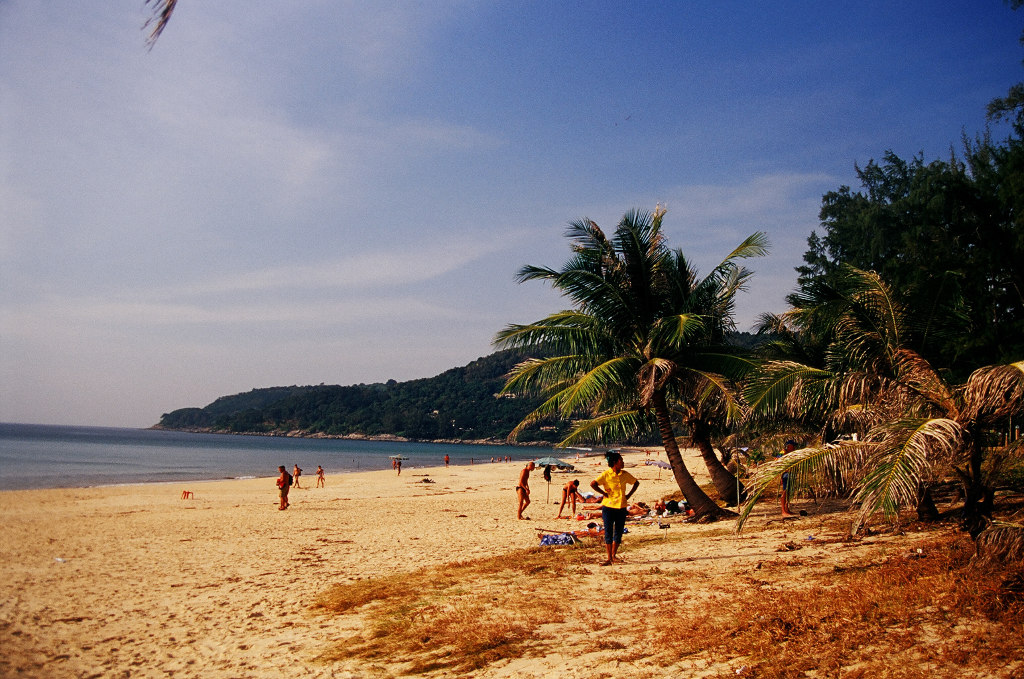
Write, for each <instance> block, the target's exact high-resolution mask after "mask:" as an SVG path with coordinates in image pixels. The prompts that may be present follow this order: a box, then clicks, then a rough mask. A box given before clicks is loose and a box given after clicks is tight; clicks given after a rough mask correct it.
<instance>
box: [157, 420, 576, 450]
mask: <svg viewBox="0 0 1024 679" xmlns="http://www.w3.org/2000/svg"><path fill="white" fill-rule="evenodd" d="M142 428H143V429H147V430H153V431H179V432H185V433H188V434H216V435H223V436H263V437H267V438H295V439H314V440H321V439H322V440H331V441H384V442H388V443H436V444H446V445H454V446H457V445H467V446H509V447H513V448H557V447H558V444H557V443H556V442H554V441H527V442H525V443H520V442H518V441H508V440H505V439H502V440H499V439H493V438H487V439H415V438H407V437H405V436H398V435H396V434H372V435H371V434H327V433H324V432H310V431H306V430H302V429H293V430H290V431H281V430H275V431H219V430H215V429H212V428H210V427H195V428H170V427H162V426H160V425H159V424H154V425H152V426H149V427H142Z"/></svg>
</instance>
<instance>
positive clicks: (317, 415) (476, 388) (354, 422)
mask: <svg viewBox="0 0 1024 679" xmlns="http://www.w3.org/2000/svg"><path fill="white" fill-rule="evenodd" d="M521 360H523V355H522V354H521V353H519V352H514V351H501V352H498V353H495V354H491V355H490V356H485V357H483V358H480V359H477V360H476V361H473V362H472V363H470V364H468V365H466V366H463V367H460V368H452V369H451V370H447V371H445V372H443V373H441V374H440V375H437V376H435V377H429V378H424V379H418V380H411V381H408V382H396V381H394V380H389V381H388V382H387V383H383V384H381V383H378V384H357V385H351V386H337V385H323V384H321V385H317V386H303V387H299V386H291V387H270V388H266V389H253V390H252V391H249V392H245V393H241V394H235V395H233V396H222V397H220V398H218V399H217V400H215V401H214V402H213V403H210V404H209V405H207V406H205V407H203V408H182V409H180V410H175V411H174V412H171V413H167V414H165V415H163V416H162V417H161V418H160V423H159V424H158V425H156V426H157V427H158V428H161V429H183V430H191V431H211V432H229V433H241V432H249V433H264V434H271V433H274V434H285V433H292V434H300V435H307V436H311V435H328V436H383V435H388V436H398V437H404V438H410V439H420V440H459V441H470V440H474V441H475V440H483V439H499V440H500V439H504V438H505V437H506V436H508V433H509V432H510V431H511V430H512V428H513V427H515V425H516V424H518V423H519V422H520V421H521V420H522V419H523V417H525V416H526V414H527V413H529V412H530V411H531V410H533V409H534V408H536V407H537V405H538V401H537V400H536V399H531V398H523V397H518V398H513V397H500V398H499V397H497V394H498V393H499V392H500V391H501V388H502V386H503V385H504V383H505V376H506V375H507V374H508V372H509V371H510V370H511V369H512V367H513V366H514V365H515V364H516V363H518V362H519V361H521ZM552 427H554V428H553V429H552ZM567 431H568V424H567V423H549V424H548V425H546V426H545V428H544V430H543V431H542V430H541V429H540V428H538V427H535V428H532V429H529V430H527V431H525V432H523V433H522V434H521V435H520V437H519V440H520V441H522V442H528V441H534V440H546V441H557V440H559V439H560V438H561V437H563V436H564V435H565V434H566V433H567Z"/></svg>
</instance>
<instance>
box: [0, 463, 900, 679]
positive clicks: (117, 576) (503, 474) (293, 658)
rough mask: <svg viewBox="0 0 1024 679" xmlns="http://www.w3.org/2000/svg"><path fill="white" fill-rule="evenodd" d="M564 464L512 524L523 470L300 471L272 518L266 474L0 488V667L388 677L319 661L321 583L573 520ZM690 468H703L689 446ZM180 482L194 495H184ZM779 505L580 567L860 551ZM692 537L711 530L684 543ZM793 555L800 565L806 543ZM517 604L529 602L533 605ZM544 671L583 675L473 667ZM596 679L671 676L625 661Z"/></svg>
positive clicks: (527, 539)
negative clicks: (286, 502) (784, 516)
mask: <svg viewBox="0 0 1024 679" xmlns="http://www.w3.org/2000/svg"><path fill="white" fill-rule="evenodd" d="M567 459H570V458H567ZM644 459H645V455H644V454H643V453H636V454H628V455H626V463H627V468H628V470H629V471H631V472H632V473H633V474H634V475H635V476H636V477H637V478H638V479H639V480H640V482H641V486H640V489H639V491H638V493H637V495H636V497H635V498H634V500H641V501H645V502H653V501H654V500H655V499H657V498H660V497H662V496H663V495H665V494H668V493H670V492H672V491H673V490H674V489H675V484H674V482H673V480H672V478H671V473H670V472H669V471H668V470H664V469H658V468H657V467H653V466H644V465H643V462H644ZM661 459H664V457H662V458H661ZM576 464H577V465H578V468H577V472H575V473H570V474H556V475H555V476H554V480H553V482H552V483H551V484H550V487H549V486H548V484H546V483H545V481H544V479H543V478H542V476H541V473H540V470H537V471H535V472H534V473H533V475H532V477H531V486H532V489H533V498H534V502H533V504H532V505H531V507H530V508H529V509H528V510H527V512H526V514H527V515H528V516H529V517H530V518H531V520H529V521H517V520H516V518H515V510H516V500H515V493H514V491H513V488H514V486H515V483H516V479H517V476H518V473H519V470H520V468H521V466H522V465H521V463H483V464H478V465H474V466H464V467H454V466H453V467H450V468H444V467H439V468H429V469H406V470H403V472H402V474H401V475H396V474H395V473H393V472H391V471H386V472H365V473H352V474H344V475H332V474H331V473H330V470H328V476H327V485H326V488H320V489H317V488H311V487H309V486H312V485H314V484H315V478H314V477H312V476H304V477H303V479H302V481H303V486H304V487H303V488H302V489H293V490H292V498H291V507H290V509H288V510H287V511H278V510H277V507H276V505H277V497H276V488H275V487H274V478H273V477H270V476H268V477H266V478H258V479H253V480H241V481H217V482H203V483H191V484H188V485H187V486H186V485H183V484H161V485H138V486H118V487H103V488H88V489H63V490H43V491H34V490H33V491H9V492H3V493H0V510H2V512H3V516H4V519H5V528H4V531H3V533H2V537H0V569H2V572H3V580H4V582H5V583H6V587H5V594H4V596H3V598H2V600H0V647H2V648H3V649H4V653H3V655H2V657H0V675H2V676H5V677H6V676H23V677H121V676H124V677H129V676H130V677H167V676H173V677H204V678H206V679H210V678H219V677H224V678H227V677H276V676H298V677H307V676H309V677H361V676H389V675H390V674H391V670H389V666H388V663H387V661H386V659H384V660H382V661H380V662H377V663H375V664H374V665H373V667H368V666H367V665H366V664H365V663H362V664H361V663H359V662H356V661H353V660H347V661H336V662H325V661H323V660H322V659H319V658H321V656H322V655H323V654H324V653H325V652H326V651H327V650H328V649H329V648H330V647H331V645H332V644H334V643H337V641H338V639H339V638H340V637H342V636H343V635H344V634H345V633H348V632H346V631H345V630H344V629H343V626H344V624H345V623H344V622H343V621H341V619H340V618H339V617H338V616H336V615H331V614H328V613H325V612H324V611H322V610H318V609H315V608H314V607H313V604H314V603H315V601H316V600H317V597H318V595H320V594H321V593H322V592H324V591H325V590H326V588H328V587H330V586H331V585H334V584H339V583H349V582H355V581H358V580H360V579H367V578H372V577H376V576H381V575H388V574H395V573H408V572H412V571H414V570H416V569H420V568H423V567H424V566H429V565H439V564H452V563H456V562H462V561H466V560H473V559H478V558H484V557H489V556H494V555H499V554H503V553H508V552H513V551H515V550H522V549H524V548H529V547H534V546H537V545H538V534H539V533H538V531H539V530H542V529H543V530H553V531H557V530H568V529H570V528H580V527H582V526H581V522H578V521H575V520H573V521H565V520H562V521H558V520H556V519H555V518H554V517H555V515H556V513H557V510H558V506H557V501H558V499H559V497H560V495H559V493H560V487H561V484H563V483H565V482H566V481H567V480H569V479H571V478H576V477H578V478H580V480H581V484H582V486H581V487H582V488H586V486H587V485H588V484H589V481H590V480H591V479H592V478H594V477H595V476H596V475H597V474H598V473H599V472H600V471H601V470H602V469H603V468H604V463H603V459H601V458H596V457H595V458H585V459H583V460H580V461H577V462H576ZM687 464H688V467H689V468H690V469H691V470H692V471H694V472H698V471H703V465H702V464H701V463H700V461H699V458H698V457H697V456H696V454H695V453H693V454H691V455H689V456H688V458H687ZM267 472H268V474H269V473H272V472H273V470H267ZM427 479H429V480H430V481H432V483H428V482H426V480H427ZM185 490H188V491H191V493H192V497H190V498H187V499H184V498H183V497H182V492H183V491H185ZM777 509H778V508H777V505H775V504H774V503H770V502H765V503H763V506H759V507H758V508H757V510H755V514H754V516H753V518H752V519H751V520H750V522H749V524H748V528H747V529H745V530H744V533H742V534H741V535H739V536H735V535H732V534H731V531H732V529H733V527H734V526H733V525H732V524H718V525H711V526H695V525H689V524H683V523H681V522H675V523H673V526H672V529H671V530H669V531H659V529H658V527H657V526H635V527H632V526H631V533H630V535H628V536H626V538H625V540H624V542H623V548H622V554H623V555H624V556H625V557H627V559H626V560H627V561H628V563H627V564H622V565H615V566H612V567H611V569H599V568H596V565H597V564H596V560H597V559H598V558H599V557H601V556H603V550H595V551H594V552H593V554H594V559H595V564H594V565H595V568H594V569H592V570H593V572H592V573H590V574H589V575H588V573H582V574H581V576H580V577H581V578H582V579H585V578H586V577H590V578H602V577H605V576H606V574H607V573H608V571H609V570H615V571H616V573H615V577H624V576H628V575H630V574H642V573H646V572H651V571H652V569H658V568H665V567H667V566H669V565H674V566H673V567H680V564H686V563H693V562H695V561H697V562H698V563H697V564H696V566H695V567H697V568H699V570H700V571H702V572H703V573H705V574H710V575H711V576H715V575H716V574H717V575H719V576H721V577H731V576H730V574H731V573H734V572H736V571H737V569H739V570H744V569H749V568H752V567H753V566H754V564H755V563H757V564H758V566H757V567H758V568H760V567H761V566H760V564H762V563H764V562H766V561H771V560H776V559H778V560H786V559H792V558H793V555H792V554H790V553H788V552H787V550H785V549H781V548H780V547H779V546H780V545H786V544H787V543H789V544H794V543H796V542H798V541H803V542H804V543H805V544H806V541H807V540H808V536H811V539H813V537H814V536H815V535H817V536H818V537H819V541H818V543H817V544H816V545H815V550H814V553H813V557H812V561H814V560H816V561H815V563H818V564H820V565H822V567H831V566H832V565H834V564H836V563H840V562H841V560H842V559H844V558H847V557H848V556H849V557H850V558H853V557H854V556H855V554H854V552H856V551H857V548H856V546H854V547H853V548H851V546H850V545H844V544H842V543H841V542H839V541H831V542H829V541H824V540H820V537H821V536H822V531H824V530H826V529H825V527H824V524H823V523H822V522H821V521H820V520H819V519H817V518H815V517H814V516H810V517H807V518H805V519H801V520H799V521H791V522H786V523H783V522H781V521H777V520H775V519H776V517H777V514H778V512H777ZM833 533H834V532H833ZM644 536H647V537H648V538H649V537H650V536H656V537H657V536H660V537H661V538H662V539H661V540H658V541H652V540H650V539H648V540H646V541H644V540H642V538H643V537H644ZM701 536H707V537H706V539H692V538H695V537H696V538H700V537H701ZM631 542H633V544H632V545H631V544H630V543H631ZM905 548H906V545H905V544H904V543H901V544H900V546H899V549H901V550H902V549H905ZM800 556H801V559H802V563H807V560H808V558H811V550H810V548H808V550H805V551H804V552H803V553H801V555H800ZM597 583H599V581H597ZM591 584H595V583H594V582H592V583H591ZM581 591H582V590H581ZM581 596H582V594H581ZM522 606H524V607H529V606H531V599H530V597H528V596H524V597H523V600H522ZM611 614H613V613H609V615H611ZM571 641H572V640H571V639H566V643H567V644H569V646H570V647H571V643H570V642H571ZM582 652H583V651H582V650H581V651H580V653H582ZM595 652H598V653H600V651H599V650H598V651H595ZM396 673H397V670H396ZM555 675H558V676H562V677H575V676H585V675H587V671H586V667H585V666H583V665H581V662H580V658H579V657H578V654H577V657H573V654H572V653H568V654H567V653H562V654H552V653H538V654H537V656H529V657H522V658H508V659H504V660H503V661H502V662H500V663H495V664H494V665H492V666H490V667H487V668H484V669H482V670H480V671H477V672H474V673H473V676H479V677H486V676H509V677H512V676H536V677H542V676H555ZM438 676H451V675H443V674H439V675H438ZM607 676H633V677H642V676H668V675H661V674H657V673H655V672H654V670H653V669H651V668H647V669H645V668H644V666H643V665H642V664H639V665H631V666H630V667H629V668H628V669H627V668H625V667H624V668H622V669H621V670H619V671H614V672H612V673H611V674H610V675H607Z"/></svg>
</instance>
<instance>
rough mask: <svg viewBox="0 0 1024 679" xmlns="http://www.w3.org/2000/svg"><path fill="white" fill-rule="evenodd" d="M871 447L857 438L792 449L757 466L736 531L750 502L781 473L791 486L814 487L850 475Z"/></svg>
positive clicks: (778, 478) (855, 474)
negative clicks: (856, 439)
mask: <svg viewBox="0 0 1024 679" xmlns="http://www.w3.org/2000/svg"><path fill="white" fill-rule="evenodd" d="M873 447H874V444H869V443H864V442H860V441H843V442H841V443H839V444H829V445H824V446H814V447H809V448H802V449H800V450H795V451H793V452H792V453H789V454H787V455H784V456H783V457H780V458H778V459H776V460H773V461H771V462H766V463H764V464H762V465H760V466H759V467H757V468H756V469H755V470H754V473H753V475H752V476H751V478H750V484H749V487H748V489H747V501H746V503H745V504H744V505H743V508H742V509H741V511H740V517H739V520H738V521H737V524H736V530H737V531H739V530H741V529H742V528H743V524H744V523H745V522H746V520H747V517H748V516H749V515H750V512H751V510H752V509H753V508H754V505H755V504H756V503H757V501H758V500H759V499H760V497H761V496H762V495H763V494H764V493H765V491H767V490H768V489H769V488H771V487H772V486H774V485H777V484H778V483H779V481H780V480H781V479H782V475H783V474H789V479H790V483H792V484H793V485H794V486H795V487H799V486H811V487H818V486H821V485H822V484H823V483H827V481H825V480H826V479H835V478H837V477H842V478H849V477H854V476H857V475H858V470H859V469H860V468H861V467H862V466H863V463H864V459H865V457H866V456H867V455H869V454H870V451H871V449H872V448H873Z"/></svg>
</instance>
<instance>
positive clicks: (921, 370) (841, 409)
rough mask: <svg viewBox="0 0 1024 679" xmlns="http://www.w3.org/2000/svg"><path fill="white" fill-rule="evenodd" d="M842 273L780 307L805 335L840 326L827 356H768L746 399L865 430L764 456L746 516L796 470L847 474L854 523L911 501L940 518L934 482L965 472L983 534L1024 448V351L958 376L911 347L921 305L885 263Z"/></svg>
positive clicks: (804, 479) (770, 409)
mask: <svg viewBox="0 0 1024 679" xmlns="http://www.w3.org/2000/svg"><path fill="white" fill-rule="evenodd" d="M832 283H833V284H834V286H833V287H831V289H830V290H829V291H827V294H818V295H817V296H816V297H815V298H814V299H813V300H812V299H804V300H803V302H802V304H801V305H800V306H798V307H795V308H793V309H791V310H790V311H788V312H786V313H785V314H783V316H782V318H781V321H782V325H784V326H785V327H788V328H790V329H792V330H793V331H794V333H796V334H798V335H799V334H801V333H805V334H807V335H809V336H811V337H822V336H828V337H830V341H829V344H828V347H827V349H826V351H824V352H823V354H822V355H823V357H824V360H823V361H822V363H821V365H820V366H811V365H805V364H802V363H799V362H798V361H795V360H792V359H788V360H787V359H783V358H776V359H772V360H768V361H766V362H765V363H764V364H763V365H762V366H761V368H760V370H759V371H758V372H757V373H756V374H755V375H754V376H753V377H752V378H751V379H749V380H748V382H747V398H748V401H749V404H750V406H751V407H752V408H753V409H754V411H755V412H760V413H765V414H767V415H769V416H771V417H776V418H780V419H783V420H800V419H802V418H804V417H805V416H807V415H808V414H810V418H811V421H818V422H822V423H823V424H825V425H828V427H829V428H830V429H831V430H832V431H834V432H843V433H847V434H855V435H856V437H855V438H854V440H852V441H840V442H838V443H836V444H832V443H830V439H829V438H827V437H826V436H825V435H822V436H821V437H819V438H817V440H816V442H814V443H812V444H810V445H807V446H806V447H805V448H803V449H802V450H798V451H796V452H793V453H790V454H788V455H786V456H784V457H783V458H781V459H780V460H779V461H777V462H773V463H770V464H767V465H763V466H762V467H761V468H759V470H758V472H757V474H756V476H755V479H754V482H753V493H752V497H751V500H750V502H749V503H748V504H747V506H746V509H745V512H744V516H746V515H747V513H749V511H750V509H751V508H752V507H753V504H754V502H755V501H756V500H757V497H758V496H759V495H760V494H761V493H762V492H764V490H765V489H767V488H769V487H771V486H772V485H773V484H774V483H776V482H777V481H778V478H779V477H780V476H781V475H782V474H783V473H787V474H789V475H790V480H791V482H796V483H798V484H806V485H809V486H812V487H814V488H816V489H818V490H822V489H827V490H830V489H833V488H834V484H835V483H836V482H837V481H840V482H842V484H841V485H842V486H843V487H849V488H855V489H856V490H857V496H856V499H857V501H858V503H859V504H860V507H861V518H860V519H859V520H858V522H855V524H854V530H856V529H857V527H858V525H859V523H860V521H862V520H863V519H864V518H866V517H868V516H870V515H871V514H873V513H874V512H876V511H879V510H881V511H884V512H885V513H886V514H887V515H889V516H890V517H895V516H896V515H897V512H898V510H899V509H900V508H901V507H903V506H905V505H907V504H917V506H918V512H919V514H920V515H921V517H922V518H934V515H935V514H936V512H935V510H934V505H933V504H932V503H931V501H930V495H929V489H930V487H931V486H932V485H933V484H934V483H935V482H936V481H938V480H940V479H945V478H948V477H950V476H954V475H955V477H956V478H958V480H959V481H960V484H961V487H962V491H963V493H962V496H963V497H964V505H963V508H962V521H963V526H964V527H965V528H966V529H967V530H970V531H971V533H972V535H977V534H978V533H980V532H981V530H983V529H984V527H985V526H986V525H987V521H988V519H989V518H990V517H991V512H992V500H993V497H994V490H995V484H996V482H997V479H998V478H999V475H1000V472H1001V471H1002V466H1003V465H1004V464H1005V463H1006V462H1007V461H1008V460H1010V459H1014V458H1019V457H1020V455H1021V453H1022V451H1024V441H1017V442H1016V443H1013V442H1010V443H1009V445H1006V442H1007V441H1008V439H1010V438H1011V437H1010V436H1008V434H1009V429H1010V422H1011V420H1012V418H1014V417H1019V416H1020V415H1021V413H1022V412H1024V362H1017V363H1013V364H1009V365H998V366H996V365H994V366H988V367H985V368H979V369H977V370H975V371H974V372H973V373H972V374H971V376H970V379H968V380H967V381H966V382H965V383H963V384H958V383H954V382H951V381H950V380H948V379H946V377H945V376H944V375H943V371H940V370H938V369H936V367H935V366H934V365H933V364H932V363H930V362H929V361H928V360H927V359H925V358H924V357H923V356H922V355H921V354H920V353H918V352H917V351H915V350H914V349H913V348H911V347H910V346H909V342H910V340H911V339H912V338H913V337H914V334H913V333H912V332H910V327H911V326H912V324H913V319H914V317H915V313H914V310H913V309H912V308H910V307H908V305H907V304H906V303H905V299H904V295H902V294H901V293H900V292H899V291H896V290H894V289H893V288H891V287H890V286H889V285H887V284H886V283H885V281H883V280H882V279H881V277H880V276H879V275H878V274H877V273H875V272H866V271H862V270H859V269H854V268H852V267H848V266H842V267H840V269H839V270H838V271H837V272H836V275H835V276H834V277H833V279H832ZM822 292H824V291H822ZM825 328H828V329H829V331H826V330H825ZM803 353H804V354H807V353H808V352H803ZM830 485H832V486H833V488H829V486H830Z"/></svg>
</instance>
